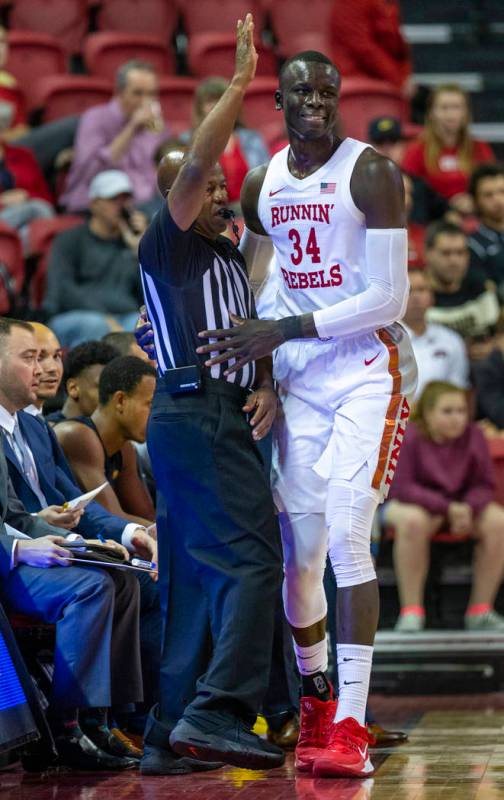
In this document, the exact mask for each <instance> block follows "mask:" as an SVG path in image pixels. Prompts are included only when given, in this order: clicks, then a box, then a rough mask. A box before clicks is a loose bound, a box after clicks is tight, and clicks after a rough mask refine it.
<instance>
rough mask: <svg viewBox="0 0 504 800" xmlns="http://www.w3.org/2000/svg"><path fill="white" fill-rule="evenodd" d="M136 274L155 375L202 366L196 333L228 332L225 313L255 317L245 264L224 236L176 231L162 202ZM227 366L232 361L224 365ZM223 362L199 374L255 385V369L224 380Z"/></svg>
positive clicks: (249, 367)
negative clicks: (149, 331)
mask: <svg viewBox="0 0 504 800" xmlns="http://www.w3.org/2000/svg"><path fill="white" fill-rule="evenodd" d="M139 257H140V274H141V278H142V284H143V291H144V297H145V305H146V307H147V313H148V316H149V319H150V320H151V322H152V326H153V329H154V343H155V345H156V353H157V361H158V370H159V374H160V375H162V374H163V373H164V372H165V371H166V370H168V369H173V368H174V367H184V366H189V365H192V364H197V363H200V365H201V366H202V367H203V363H204V361H205V359H206V358H208V355H204V356H201V355H198V354H197V353H196V348H197V347H198V346H200V345H201V344H206V342H205V340H204V339H199V338H198V335H197V334H198V332H199V331H202V330H212V329H216V328H231V327H232V323H231V321H230V319H229V311H232V312H233V313H235V314H238V315H239V316H241V317H246V318H251V317H256V316H257V315H256V311H255V306H254V300H253V296H252V292H251V289H250V286H249V282H248V277H247V270H246V266H245V261H244V260H243V257H242V255H241V253H240V252H239V251H238V249H237V248H236V247H235V246H234V245H233V244H232V243H231V242H230V241H229V239H226V238H225V237H223V236H219V237H218V239H217V240H215V241H213V240H210V239H206V238H205V237H204V236H201V235H200V234H198V233H195V232H194V230H193V229H192V228H190V229H189V230H188V231H181V230H180V229H179V228H178V227H177V226H176V224H175V222H174V221H173V219H172V217H171V215H170V212H169V210H168V207H167V204H166V203H164V204H163V207H162V208H161V210H160V211H159V212H158V213H157V214H156V216H155V217H154V219H153V220H152V222H151V224H150V225H149V227H148V228H147V230H146V232H145V233H144V235H143V237H142V240H141V242H140V250H139ZM229 363H230V364H232V363H233V362H232V361H231V362H229ZM227 366H228V362H225V363H224V364H218V365H215V366H213V367H211V369H210V370H208V369H207V368H204V367H203V371H204V372H205V373H206V374H208V375H209V376H210V377H212V378H220V379H222V380H227V381H230V382H231V383H235V384H237V385H239V386H242V387H244V388H246V389H249V388H252V386H253V385H254V380H255V365H254V364H253V363H251V364H246V365H245V367H244V368H243V369H240V370H238V371H237V372H233V373H232V374H231V375H228V376H225V375H224V370H225V369H227Z"/></svg>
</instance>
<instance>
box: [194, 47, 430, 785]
mask: <svg viewBox="0 0 504 800" xmlns="http://www.w3.org/2000/svg"><path fill="white" fill-rule="evenodd" d="M339 90H340V75H339V73H338V70H337V69H336V67H335V66H334V64H333V63H332V62H331V61H330V60H329V59H328V58H327V57H326V56H324V55H322V54H321V53H317V52H311V51H310V52H304V53H300V54H298V55H296V56H294V57H293V58H291V59H289V60H288V61H287V62H286V64H285V65H284V67H283V69H282V72H281V75H280V88H279V89H278V91H277V92H276V104H277V108H278V109H283V112H284V116H285V122H286V127H287V130H288V135H289V145H288V146H287V147H286V148H285V149H284V150H282V151H280V152H279V153H278V154H276V155H275V156H274V157H273V158H272V160H271V162H270V164H269V166H268V167H266V166H264V167H259V168H257V169H256V170H253V171H252V172H250V173H249V175H248V176H247V179H246V180H245V183H244V186H243V191H242V197H241V202H242V207H243V212H244V216H245V222H246V230H245V234H244V239H243V246H242V248H241V249H242V252H243V253H244V255H245V258H246V260H247V263H248V267H249V273H251V277H252V276H254V277H255V280H257V271H258V270H259V271H260V270H261V269H262V268H265V265H266V264H269V262H270V261H271V254H272V253H271V244H270V245H269V246H268V242H272V244H273V247H274V255H275V261H274V263H275V265H276V270H277V274H276V275H274V276H273V277H272V278H271V280H275V281H276V283H277V286H278V289H277V294H276V301H275V319H273V320H244V319H242V318H239V317H236V316H233V315H231V316H232V321H233V325H234V327H233V328H231V329H227V330H206V331H202V332H201V333H200V336H201V337H202V338H207V339H210V344H205V345H203V346H202V347H200V348H198V352H200V353H205V354H210V356H209V359H208V361H207V362H206V364H207V366H210V367H211V368H215V369H217V365H219V364H221V363H222V362H228V361H230V360H231V359H236V360H235V362H231V364H228V365H227V374H231V373H233V372H234V371H236V370H238V369H241V368H242V367H243V366H244V365H245V364H247V363H249V362H250V361H253V360H254V359H257V358H260V357H262V356H265V355H267V354H269V353H272V352H274V375H275V378H276V380H277V382H278V385H279V391H280V397H281V403H282V410H283V414H282V416H281V419H280V420H279V422H278V424H277V429H276V442H275V459H274V467H275V473H276V474H275V479H274V491H275V495H276V500H277V504H278V505H279V508H280V509H281V515H280V517H281V526H282V538H283V548H284V562H285V584H284V602H285V611H286V616H287V619H288V620H289V622H290V625H291V627H292V630H293V636H294V646H295V650H296V657H297V662H298V666H299V670H300V672H301V676H302V681H303V695H304V696H303V698H302V704H301V705H302V720H301V735H300V740H299V744H298V747H297V750H296V766H297V767H298V768H299V769H300V770H304V771H312V772H313V774H314V775H316V776H357V777H367V776H369V775H371V774H372V773H373V766H372V764H371V761H370V758H369V755H368V744H370V743H371V742H370V739H369V736H368V733H367V729H366V728H365V727H364V711H365V707H366V700H367V695H368V690H369V678H370V672H371V662H372V653H373V642H374V635H375V632H376V627H377V621H378V604H379V596H378V586H377V581H376V575H375V570H374V567H373V562H372V560H371V556H370V530H371V522H372V519H373V515H374V513H375V510H376V507H377V505H378V503H379V502H381V501H382V500H383V499H384V497H385V495H386V492H387V488H388V485H389V484H390V482H391V479H392V476H393V473H394V469H395V466H396V463H397V457H398V454H399V449H400V445H401V441H402V437H403V434H404V429H405V423H406V420H407V418H408V415H409V405H408V397H410V396H411V394H412V392H413V391H414V388H415V382H416V367H415V362H414V358H413V354H412V351H411V347H410V343H409V340H408V337H407V334H406V332H405V331H404V329H403V328H402V327H401V326H400V325H398V324H397V322H396V320H398V319H400V318H401V316H402V314H403V312H404V309H405V304H406V298H407V292H408V280H407V234H406V218H405V212H404V197H403V184H402V179H401V174H400V171H399V170H398V168H397V167H396V165H395V164H394V163H393V162H392V161H390V160H389V159H387V158H384V157H383V156H380V155H379V154H377V153H376V152H375V151H374V150H373V149H372V148H370V147H369V146H368V145H367V144H364V143H362V142H359V141H356V140H354V139H350V138H346V139H342V138H340V136H339V134H338V118H337V110H338V95H339ZM268 237H269V238H268ZM327 552H328V553H329V557H330V560H331V563H332V566H333V569H334V574H335V577H336V581H337V585H338V600H337V630H338V636H337V640H338V648H337V661H338V677H339V697H338V702H337V704H336V702H335V701H333V700H332V696H331V694H332V692H331V688H330V686H329V684H328V682H327V679H326V677H325V674H324V673H325V670H326V668H327V649H326V638H325V618H326V600H325V594H324V589H323V584H322V578H323V574H324V567H325V561H326V554H327Z"/></svg>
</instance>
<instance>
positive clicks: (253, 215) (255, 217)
mask: <svg viewBox="0 0 504 800" xmlns="http://www.w3.org/2000/svg"><path fill="white" fill-rule="evenodd" d="M267 170H268V165H267V164H261V166H260V167H255V169H251V170H250V172H249V173H247V175H246V177H245V180H244V181H243V186H242V190H241V195H240V203H241V207H242V212H243V217H244V220H245V225H246V226H247V228H249V229H250V230H251V231H254V233H259V234H263V235H265V234H266V231H265V230H264V228H263V226H262V224H261V220H260V219H259V214H258V206H259V195H260V194H261V189H262V186H263V183H264V179H265V177H266V172H267Z"/></svg>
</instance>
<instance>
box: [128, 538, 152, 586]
mask: <svg viewBox="0 0 504 800" xmlns="http://www.w3.org/2000/svg"><path fill="white" fill-rule="evenodd" d="M131 544H132V547H134V548H135V553H138V555H139V556H140V558H143V559H144V561H153V562H154V564H155V565H156V569H157V566H158V547H157V541H156V540H155V539H153V538H152V537H151V536H149V534H148V533H146V531H143V530H142V529H141V528H137V530H136V531H134V533H133V536H132V537H131ZM150 574H151V577H152V580H153V581H157V579H158V575H157V572H151V573H150Z"/></svg>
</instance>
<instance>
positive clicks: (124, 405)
mask: <svg viewBox="0 0 504 800" xmlns="http://www.w3.org/2000/svg"><path fill="white" fill-rule="evenodd" d="M155 383H156V371H155V369H154V368H153V367H151V366H150V364H147V363H146V362H145V361H142V360H141V359H139V358H135V356H121V357H119V358H115V359H114V360H113V361H111V362H110V363H109V364H107V366H106V367H104V369H103V371H102V374H101V375H100V382H99V389H98V406H97V408H96V410H95V411H94V412H93V414H91V416H90V417H80V418H78V419H70V420H65V421H63V422H60V423H58V424H57V425H56V427H55V428H54V431H55V433H56V435H57V437H58V439H59V441H60V443H61V445H62V447H63V450H64V451H65V454H66V457H67V459H68V461H69V463H70V466H71V468H72V471H73V473H74V475H75V477H76V479H77V481H78V483H79V485H80V487H81V489H82V491H84V492H88V491H90V490H91V489H94V488H95V487H96V486H100V485H101V484H102V483H104V482H105V481H108V483H109V486H107V487H106V488H105V489H104V490H103V492H102V493H101V494H100V502H101V504H102V505H104V506H105V508H107V509H108V510H109V511H111V512H112V513H113V514H117V516H119V517H122V518H123V519H126V520H128V521H130V522H136V523H137V524H138V525H146V526H149V525H151V524H152V523H153V521H154V518H155V511H154V506H153V504H152V500H151V498H150V496H149V493H148V491H147V488H146V487H145V484H144V483H143V482H142V481H141V479H140V477H139V474H138V466H137V459H136V454H135V450H134V448H133V445H132V442H144V441H145V435H146V428H147V420H148V418H149V413H150V407H151V403H152V397H153V395H154V387H155Z"/></svg>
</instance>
